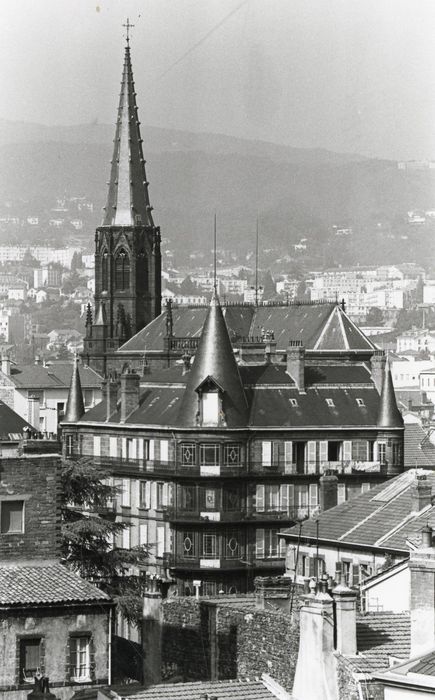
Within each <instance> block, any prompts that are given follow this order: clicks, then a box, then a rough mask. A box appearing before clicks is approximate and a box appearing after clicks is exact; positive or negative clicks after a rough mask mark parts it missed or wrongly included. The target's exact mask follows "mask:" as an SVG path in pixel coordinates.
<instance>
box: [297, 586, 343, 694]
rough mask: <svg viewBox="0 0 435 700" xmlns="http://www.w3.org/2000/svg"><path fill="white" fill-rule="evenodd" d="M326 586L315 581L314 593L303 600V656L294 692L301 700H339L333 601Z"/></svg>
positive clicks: (301, 617)
mask: <svg viewBox="0 0 435 700" xmlns="http://www.w3.org/2000/svg"><path fill="white" fill-rule="evenodd" d="M326 587H327V582H323V581H322V582H320V583H319V584H317V585H316V582H315V581H314V580H312V581H311V582H310V589H311V590H312V593H310V594H308V595H304V596H303V598H302V601H303V602H302V607H301V609H300V617H299V620H300V623H299V624H300V639H299V653H298V660H297V663H296V672H295V679H294V684H293V692H292V696H293V697H294V698H297V699H298V700H300V699H301V698H307V697H308V695H309V698H310V700H325V698H329V700H338V693H337V681H336V668H335V657H334V625H333V624H332V620H333V613H334V611H333V600H332V598H331V596H330V595H329V593H328V592H327V591H326ZM307 689H309V691H307ZM307 692H308V694H307Z"/></svg>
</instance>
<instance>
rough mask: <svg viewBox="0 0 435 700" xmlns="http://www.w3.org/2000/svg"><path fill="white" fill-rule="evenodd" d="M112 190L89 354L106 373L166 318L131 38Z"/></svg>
mask: <svg viewBox="0 0 435 700" xmlns="http://www.w3.org/2000/svg"><path fill="white" fill-rule="evenodd" d="M127 29H128V27H127ZM108 185H109V192H108V197H107V204H106V206H105V207H104V217H103V223H102V225H101V226H100V227H99V228H97V230H96V234H95V305H94V310H95V311H94V314H95V315H94V318H92V313H91V311H90V309H89V310H88V315H87V319H86V337H85V342H84V352H83V358H84V360H85V361H86V362H87V364H89V365H90V366H91V367H94V368H95V369H96V370H97V371H100V372H104V373H105V372H106V367H107V355H110V354H111V353H113V352H114V351H116V349H117V348H118V347H119V346H120V345H122V344H123V343H124V342H125V341H126V340H128V338H130V337H131V336H132V335H134V334H135V333H137V332H138V331H140V330H141V329H142V328H143V327H144V326H145V325H147V324H148V323H149V322H150V321H152V319H154V318H155V317H156V316H158V315H159V314H160V312H161V254H160V229H159V228H158V227H156V226H155V225H154V221H153V217H152V207H151V205H150V200H149V194H148V181H147V178H146V173H145V160H144V157H143V151H142V139H141V135H140V122H139V118H138V111H137V105H136V92H135V88H134V81H133V71H132V67H131V57H130V44H129V39H128V35H127V43H126V47H125V59H124V68H123V73H122V81H121V94H120V98H119V107H118V120H117V124H116V132H115V139H114V149H113V158H112V165H111V171H110V181H109V183H108Z"/></svg>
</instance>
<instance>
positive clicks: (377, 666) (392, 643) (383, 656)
mask: <svg viewBox="0 0 435 700" xmlns="http://www.w3.org/2000/svg"><path fill="white" fill-rule="evenodd" d="M356 634H357V649H358V656H357V657H348V658H349V660H350V662H351V664H352V665H353V666H354V668H355V670H356V671H358V672H361V673H371V672H374V671H380V670H383V669H388V668H389V666H390V657H393V658H395V659H406V658H408V657H409V654H410V649H411V621H410V616H409V613H379V612H376V613H367V614H366V615H360V616H358V618H357V628H356Z"/></svg>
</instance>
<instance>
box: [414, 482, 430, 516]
mask: <svg viewBox="0 0 435 700" xmlns="http://www.w3.org/2000/svg"><path fill="white" fill-rule="evenodd" d="M431 500H432V488H431V485H430V483H429V481H428V480H427V477H426V474H416V475H415V480H414V482H413V484H412V485H411V513H419V512H420V511H421V510H422V509H423V508H426V506H428V505H430V503H431Z"/></svg>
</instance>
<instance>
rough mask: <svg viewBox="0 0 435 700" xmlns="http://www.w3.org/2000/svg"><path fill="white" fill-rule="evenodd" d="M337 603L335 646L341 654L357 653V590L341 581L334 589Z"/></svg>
mask: <svg viewBox="0 0 435 700" xmlns="http://www.w3.org/2000/svg"><path fill="white" fill-rule="evenodd" d="M332 596H333V598H334V603H335V635H336V637H335V639H336V642H335V648H336V651H338V652H339V653H340V654H350V655H352V656H353V655H355V654H356V651H357V648H356V599H357V591H356V590H354V589H352V588H349V587H348V586H347V585H346V584H345V583H343V582H341V583H339V584H338V586H336V587H335V588H334V589H333V591H332Z"/></svg>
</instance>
